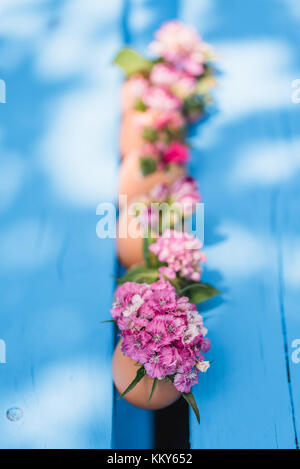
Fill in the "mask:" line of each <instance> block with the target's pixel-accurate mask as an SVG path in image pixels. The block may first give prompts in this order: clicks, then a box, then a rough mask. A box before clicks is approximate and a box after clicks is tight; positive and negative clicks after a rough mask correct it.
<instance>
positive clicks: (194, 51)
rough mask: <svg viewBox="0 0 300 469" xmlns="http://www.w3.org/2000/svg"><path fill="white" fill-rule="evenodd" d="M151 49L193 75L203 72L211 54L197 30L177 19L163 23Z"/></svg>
mask: <svg viewBox="0 0 300 469" xmlns="http://www.w3.org/2000/svg"><path fill="white" fill-rule="evenodd" d="M150 49H151V50H152V52H154V53H155V54H156V55H158V56H159V57H163V58H164V59H165V60H166V61H167V62H169V63H171V64H173V65H175V66H176V68H178V69H180V70H184V71H185V72H187V73H189V74H190V75H192V76H200V75H202V74H203V71H204V67H203V65H204V63H205V61H206V60H207V58H209V57H210V56H211V51H210V49H209V46H208V45H207V44H206V43H205V42H203V41H202V39H201V37H199V36H198V34H197V31H196V30H195V29H194V28H193V27H191V26H186V25H184V24H182V23H180V22H179V21H176V20H174V21H169V22H167V23H165V24H163V25H162V27H161V28H160V29H159V30H158V31H157V32H156V34H155V41H154V42H152V44H151V45H150Z"/></svg>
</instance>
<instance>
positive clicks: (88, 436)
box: [0, 0, 121, 448]
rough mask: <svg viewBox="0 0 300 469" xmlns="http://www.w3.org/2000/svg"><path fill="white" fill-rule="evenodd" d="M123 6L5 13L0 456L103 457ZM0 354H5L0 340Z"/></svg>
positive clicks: (109, 408) (71, 5)
mask: <svg viewBox="0 0 300 469" xmlns="http://www.w3.org/2000/svg"><path fill="white" fill-rule="evenodd" d="M120 14H121V2H120V1H119V0H112V1H110V2H109V3H107V2H106V3H105V4H104V3H103V2H86V1H82V0H79V1H75V2H51V3H47V4H43V5H41V4H39V2H30V1H28V2H25V3H24V5H23V7H21V6H20V5H19V6H18V7H14V6H13V4H12V3H11V2H4V4H3V5H1V27H0V35H1V45H0V60H1V67H0V68H1V74H3V76H1V78H3V79H4V80H5V82H6V85H7V103H6V104H0V113H1V124H0V127H1V128H0V130H1V142H0V148H1V149H0V151H1V157H0V193H1V202H0V211H1V231H0V240H1V241H0V244H1V246H0V277H1V280H0V288H1V292H0V338H1V339H2V340H3V341H5V343H6V362H7V363H6V364H0V381H1V386H0V447H1V448H110V447H111V438H112V412H113V395H112V389H113V388H112V379H111V354H112V348H113V330H112V327H111V326H110V325H100V324H99V322H100V321H101V320H104V319H107V318H108V317H109V309H110V307H111V301H112V296H113V288H114V271H115V247H114V240H110V239H108V240H100V239H98V238H97V236H96V223H97V221H98V220H97V216H96V207H97V205H98V204H99V203H100V202H102V201H112V202H114V201H115V197H116V191H117V139H116V135H117V132H118V128H117V117H118V113H119V102H118V99H117V95H116V89H117V88H118V86H119V82H118V78H117V77H116V74H115V72H114V70H113V67H112V66H111V57H112V56H113V54H114V53H115V52H116V51H117V50H118V48H119V47H120V36H119V24H120ZM2 343H3V342H2Z"/></svg>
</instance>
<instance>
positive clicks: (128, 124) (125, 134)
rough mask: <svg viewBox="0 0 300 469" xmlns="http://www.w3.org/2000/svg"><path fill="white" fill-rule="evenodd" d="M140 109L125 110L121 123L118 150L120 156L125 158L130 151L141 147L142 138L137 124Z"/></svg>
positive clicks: (142, 143)
mask: <svg viewBox="0 0 300 469" xmlns="http://www.w3.org/2000/svg"><path fill="white" fill-rule="evenodd" d="M140 112H141V111H135V110H131V111H129V112H126V113H125V114H124V116H123V119H122V123H121V134H120V151H121V156H122V158H126V157H127V156H128V155H129V154H130V153H131V152H132V151H135V150H138V149H140V148H142V146H143V145H144V143H145V142H144V140H143V138H142V132H141V128H140V127H139V126H138V125H137V120H138V117H139V113H140Z"/></svg>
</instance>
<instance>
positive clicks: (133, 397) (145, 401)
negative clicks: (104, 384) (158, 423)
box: [112, 341, 181, 410]
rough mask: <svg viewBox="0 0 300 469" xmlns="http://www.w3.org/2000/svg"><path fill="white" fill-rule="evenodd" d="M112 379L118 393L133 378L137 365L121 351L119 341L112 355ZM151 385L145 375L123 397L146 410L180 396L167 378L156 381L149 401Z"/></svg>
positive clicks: (159, 406) (122, 390) (167, 403)
mask: <svg viewBox="0 0 300 469" xmlns="http://www.w3.org/2000/svg"><path fill="white" fill-rule="evenodd" d="M112 369H113V379H114V383H115V386H116V388H117V390H118V391H119V393H120V394H121V393H122V392H124V391H125V389H126V388H127V387H128V386H129V384H130V383H131V382H132V381H133V380H134V378H135V376H136V372H137V370H138V367H137V365H136V362H135V361H134V360H132V359H131V358H130V357H126V356H125V355H123V353H122V352H121V341H120V342H119V343H118V345H117V346H116V349H115V352H114V356H113V364H112ZM152 386H153V379H152V378H150V376H148V375H145V376H144V378H143V379H142V380H141V381H140V382H139V383H138V384H137V385H136V386H135V387H134V388H133V389H132V390H131V391H129V393H128V394H126V395H125V396H124V399H125V400H126V401H127V402H129V403H130V404H132V405H134V406H135V407H139V408H141V409H148V410H158V409H163V408H164V407H168V406H169V405H171V404H173V402H175V401H177V400H178V399H179V398H180V395H181V393H180V392H179V391H177V389H176V388H175V386H174V385H173V383H171V381H167V380H161V381H158V383H157V386H156V389H155V391H154V394H153V396H152V398H151V400H150V401H149V397H150V394H151V390H152Z"/></svg>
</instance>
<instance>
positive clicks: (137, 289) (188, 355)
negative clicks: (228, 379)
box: [111, 230, 219, 421]
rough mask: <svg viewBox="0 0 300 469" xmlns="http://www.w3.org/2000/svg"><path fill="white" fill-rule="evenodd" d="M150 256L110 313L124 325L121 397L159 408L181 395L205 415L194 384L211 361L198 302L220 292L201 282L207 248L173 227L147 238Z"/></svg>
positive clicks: (132, 273)
mask: <svg viewBox="0 0 300 469" xmlns="http://www.w3.org/2000/svg"><path fill="white" fill-rule="evenodd" d="M145 245H146V246H147V248H145V250H144V256H145V259H144V263H143V264H142V265H139V266H134V267H132V268H131V269H129V270H128V271H127V273H126V274H125V275H124V277H122V278H121V279H120V280H119V286H118V288H117V290H116V292H115V299H114V304H113V308H112V310H111V314H112V317H113V321H114V322H115V323H116V325H117V326H118V328H119V330H120V341H119V343H118V345H117V347H116V350H115V353H114V357H113V378H114V383H115V386H116V388H117V390H118V391H119V392H120V397H124V398H125V399H126V400H127V401H128V402H130V403H131V404H133V405H135V406H137V407H140V408H144V409H153V410H154V409H160V408H163V407H166V406H168V405H170V404H171V403H173V402H174V401H176V400H177V399H178V398H179V397H180V396H181V395H182V396H183V397H184V399H185V400H186V401H187V402H188V404H189V405H190V406H191V408H192V409H193V411H194V413H195V415H196V417H197V419H198V421H199V420H200V416H199V410H198V407H197V403H196V401H195V398H194V396H193V393H192V390H191V389H192V386H194V385H195V384H197V383H198V380H199V375H200V374H202V373H204V372H206V371H207V369H208V368H209V366H210V363H209V362H208V361H207V360H205V357H204V354H205V353H206V352H208V350H209V349H210V341H209V339H208V338H207V337H206V335H207V329H206V328H205V327H204V324H203V319H202V316H201V315H200V314H199V313H198V311H197V308H196V304H197V303H200V302H203V301H205V300H207V299H209V298H212V297H213V296H215V295H217V294H218V293H219V292H218V291H217V290H216V289H215V288H214V287H213V286H211V285H208V284H205V283H202V282H201V274H202V264H203V263H204V262H205V260H206V258H205V254H204V253H203V252H202V243H201V242H200V241H199V240H198V239H197V238H195V237H194V236H192V235H190V234H188V233H183V232H179V231H175V230H166V231H165V232H164V233H163V235H162V236H159V237H158V238H157V239H155V240H153V239H151V238H150V237H149V239H148V242H147V243H145Z"/></svg>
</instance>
